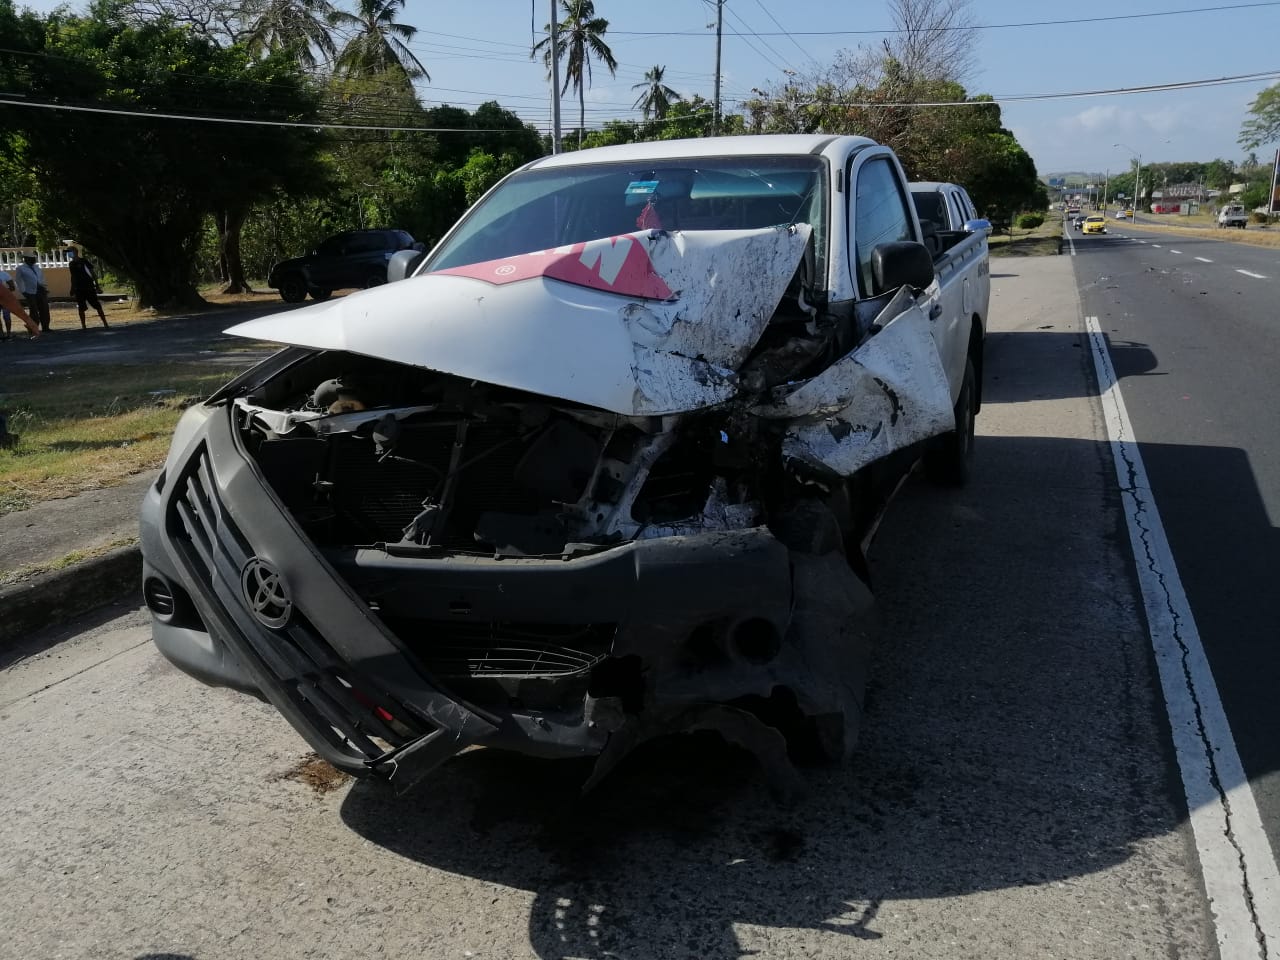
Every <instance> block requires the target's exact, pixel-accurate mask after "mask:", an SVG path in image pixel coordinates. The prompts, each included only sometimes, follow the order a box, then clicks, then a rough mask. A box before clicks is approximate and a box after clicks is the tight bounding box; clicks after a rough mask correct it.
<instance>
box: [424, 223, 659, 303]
mask: <svg viewBox="0 0 1280 960" xmlns="http://www.w3.org/2000/svg"><path fill="white" fill-rule="evenodd" d="M436 273H438V274H441V275H444V276H451V277H470V278H471V279H473V280H484V281H485V282H486V283H495V284H504V283H515V282H516V281H517V280H529V279H531V278H533V277H550V278H551V279H552V280H563V281H564V282H565V283H572V284H575V285H577V286H579V287H590V288H591V289H593V290H603V291H605V292H606V293H616V294H618V295H619V296H623V297H641V298H643V299H645V300H670V299H671V298H672V297H673V296H674V294H673V293H672V292H671V288H670V287H668V286H667V284H666V281H665V280H663V279H662V277H661V276H659V275H658V272H657V271H656V270H655V269H654V268H653V261H652V260H650V259H649V253H648V251H647V250H646V249H645V242H644V240H643V239H641V238H638V237H635V236H633V235H630V234H623V235H622V236H619V237H605V238H604V239H601V240H588V241H587V242H586V243H575V244H572V245H570V246H567V247H556V248H554V249H552V250H539V251H537V252H536V253H522V254H520V255H519V256H516V257H507V258H505V259H503V260H486V261H485V262H484V263H469V264H467V265H466V266H462V267H451V268H449V269H448V270H439V271H436Z"/></svg>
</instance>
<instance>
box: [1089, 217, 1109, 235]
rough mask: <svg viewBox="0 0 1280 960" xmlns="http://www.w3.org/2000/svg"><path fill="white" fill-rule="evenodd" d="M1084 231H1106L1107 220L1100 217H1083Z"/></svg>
mask: <svg viewBox="0 0 1280 960" xmlns="http://www.w3.org/2000/svg"><path fill="white" fill-rule="evenodd" d="M1083 232H1084V233H1106V232H1107V221H1106V220H1105V219H1104V218H1102V217H1085V218H1084V230H1083Z"/></svg>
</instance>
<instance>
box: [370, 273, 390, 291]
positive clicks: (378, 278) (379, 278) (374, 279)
mask: <svg viewBox="0 0 1280 960" xmlns="http://www.w3.org/2000/svg"><path fill="white" fill-rule="evenodd" d="M386 282H387V275H386V274H385V273H371V274H369V276H368V277H366V278H365V281H364V288H365V289H366V290H368V289H370V288H372V287H380V286H382V285H383V284H384V283H386Z"/></svg>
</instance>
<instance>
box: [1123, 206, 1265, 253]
mask: <svg viewBox="0 0 1280 960" xmlns="http://www.w3.org/2000/svg"><path fill="white" fill-rule="evenodd" d="M1123 222H1124V221H1121V223H1123ZM1117 226H1118V224H1117ZM1133 229H1135V230H1154V231H1157V232H1159V233H1169V234H1176V235H1177V236H1179V237H1195V238H1197V239H1202V240H1227V241H1230V242H1232V243H1247V244H1249V245H1250V246H1253V247H1269V248H1271V249H1278V248H1280V229H1277V228H1276V227H1275V226H1274V225H1273V226H1269V227H1266V228H1265V229H1263V227H1262V226H1261V225H1260V224H1256V223H1251V224H1249V226H1247V227H1246V228H1245V229H1243V230H1236V229H1232V228H1225V227H1182V226H1174V225H1173V224H1171V223H1168V224H1166V223H1159V222H1155V223H1152V222H1151V216H1150V215H1149V214H1147V215H1144V216H1143V217H1142V219H1141V220H1139V221H1138V222H1137V223H1135V224H1133Z"/></svg>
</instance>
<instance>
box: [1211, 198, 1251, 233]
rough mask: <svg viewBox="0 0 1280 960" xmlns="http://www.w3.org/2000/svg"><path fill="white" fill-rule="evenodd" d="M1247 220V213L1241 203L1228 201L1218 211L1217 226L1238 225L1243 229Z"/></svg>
mask: <svg viewBox="0 0 1280 960" xmlns="http://www.w3.org/2000/svg"><path fill="white" fill-rule="evenodd" d="M1248 222H1249V214H1248V213H1247V212H1246V211H1245V209H1244V204H1243V203H1228V204H1227V205H1226V206H1225V207H1223V208H1222V209H1221V210H1219V211H1218V226H1219V227H1239V228H1240V229H1241V230H1243V229H1245V225H1246V224H1247V223H1248Z"/></svg>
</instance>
